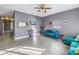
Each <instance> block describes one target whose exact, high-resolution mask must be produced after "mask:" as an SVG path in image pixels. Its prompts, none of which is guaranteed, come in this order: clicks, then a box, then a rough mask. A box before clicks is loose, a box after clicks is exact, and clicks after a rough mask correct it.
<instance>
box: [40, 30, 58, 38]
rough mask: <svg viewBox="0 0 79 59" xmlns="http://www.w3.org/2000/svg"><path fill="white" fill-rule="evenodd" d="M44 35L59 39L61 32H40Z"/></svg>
mask: <svg viewBox="0 0 79 59" xmlns="http://www.w3.org/2000/svg"><path fill="white" fill-rule="evenodd" d="M40 33H41V34H42V35H44V36H47V37H50V38H59V32H58V31H52V30H44V31H41V32H40Z"/></svg>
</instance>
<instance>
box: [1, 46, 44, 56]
mask: <svg viewBox="0 0 79 59" xmlns="http://www.w3.org/2000/svg"><path fill="white" fill-rule="evenodd" d="M44 51H45V49H42V48H35V47H27V46H18V47H14V48H10V49H6V50H5V51H0V54H1V55H41V54H43V52H44Z"/></svg>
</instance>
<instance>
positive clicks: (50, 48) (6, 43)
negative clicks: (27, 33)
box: [0, 35, 68, 55]
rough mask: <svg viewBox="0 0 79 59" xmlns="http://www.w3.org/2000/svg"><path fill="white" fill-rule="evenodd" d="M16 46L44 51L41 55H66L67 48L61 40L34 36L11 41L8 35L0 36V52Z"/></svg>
mask: <svg viewBox="0 0 79 59" xmlns="http://www.w3.org/2000/svg"><path fill="white" fill-rule="evenodd" d="M18 46H27V47H32V48H40V49H45V51H44V52H43V53H42V55H66V54H67V49H68V46H66V45H64V44H63V43H62V42H61V39H54V38H48V37H45V36H41V35H37V36H36V35H35V36H32V37H28V38H25V39H19V40H13V39H10V37H9V35H2V36H1V35H0V51H5V50H6V49H11V48H14V47H18ZM8 54H12V53H8ZM3 55H4V54H3ZM15 55H16V54H15ZM26 55H27V54H26Z"/></svg>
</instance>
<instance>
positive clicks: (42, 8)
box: [34, 4, 51, 13]
mask: <svg viewBox="0 0 79 59" xmlns="http://www.w3.org/2000/svg"><path fill="white" fill-rule="evenodd" d="M34 9H38V11H37V12H44V13H46V12H47V10H48V9H51V8H50V7H47V6H46V5H45V4H40V6H39V7H34Z"/></svg>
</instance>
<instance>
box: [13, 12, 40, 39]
mask: <svg viewBox="0 0 79 59" xmlns="http://www.w3.org/2000/svg"><path fill="white" fill-rule="evenodd" d="M31 20H36V21H37V24H36V29H37V31H38V32H39V31H40V25H41V18H39V17H37V16H32V15H29V14H25V13H22V12H18V11H15V18H14V27H15V30H14V31H15V32H14V33H15V35H14V36H15V38H17V37H21V36H26V35H27V34H28V30H29V29H30V28H31V25H30V21H31ZM19 22H28V26H25V27H19V26H18V23H19Z"/></svg>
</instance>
